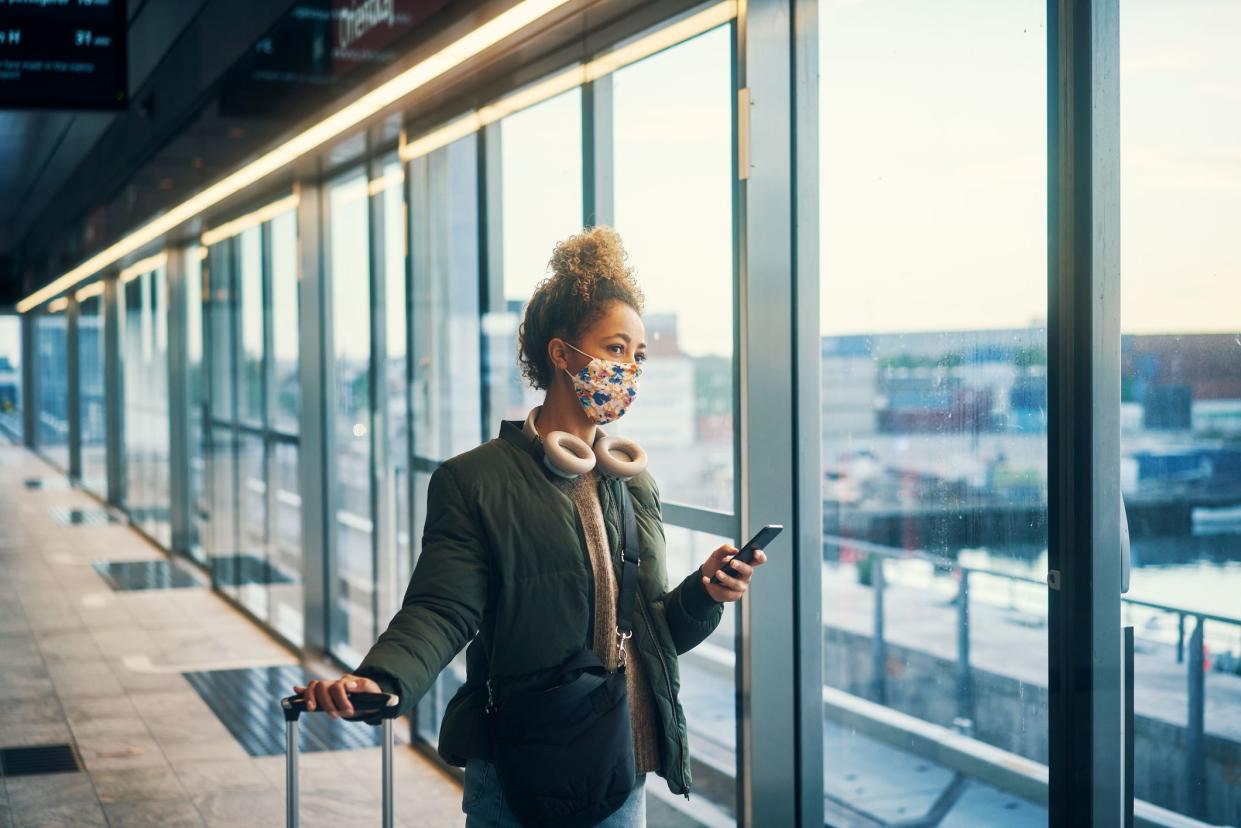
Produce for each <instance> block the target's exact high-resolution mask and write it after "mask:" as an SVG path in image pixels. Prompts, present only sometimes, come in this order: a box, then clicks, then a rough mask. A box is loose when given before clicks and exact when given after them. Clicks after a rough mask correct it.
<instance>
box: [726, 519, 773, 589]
mask: <svg viewBox="0 0 1241 828" xmlns="http://www.w3.org/2000/svg"><path fill="white" fill-rule="evenodd" d="M782 531H784V526H783V525H782V524H779V523H769V524H767V525H766V526H764V527H763V528H762V529H759V530H758V533H757V534H755V535H754V537H752V538H750V540H749V541H747V542H746V545H745V546H743V547H741V548H740V549H739V550H737V554H736V555H734V556H733V560H736V561H741V562H742V563H749V562H750V561H752V560H754V550H755V549H764V550H765V549H766V548H767V544H769V543H771V542H772V541H773V540H775V539H776V535H778V534H780V533H781V532H782ZM720 569H721V570H723V572H724V574H725V575H728V576H731V577H733V578H736V577H738V575H739V574H740V573H738V572H737V570H735V569H733V567H732V562H731V561H730V562H729V563H726V564H724V566H722V567H720ZM711 583H713V584H719V581H718V580H717V579H716V577H715V576H714V575H712V576H711Z"/></svg>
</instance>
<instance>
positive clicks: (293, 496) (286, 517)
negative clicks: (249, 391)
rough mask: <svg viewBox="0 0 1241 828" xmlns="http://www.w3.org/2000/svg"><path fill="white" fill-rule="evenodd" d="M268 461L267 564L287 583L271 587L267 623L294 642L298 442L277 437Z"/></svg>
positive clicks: (299, 627) (298, 629) (298, 636)
mask: <svg viewBox="0 0 1241 828" xmlns="http://www.w3.org/2000/svg"><path fill="white" fill-rule="evenodd" d="M273 449H274V451H275V458H274V462H273V464H272V485H273V486H274V487H275V493H274V494H275V497H274V498H272V501H271V503H272V510H273V511H272V519H271V533H272V541H271V564H272V566H273V567H274V568H275V569H276V571H277V572H279V573H280V574H281V575H282V576H284V577H285V578H288V579H290V580H289V582H288V583H275V584H272V587H271V604H272V612H271V624H272V627H274V628H275V630H276V632H278V633H280V635H282V636H284V637H285V638H287V639H288V640H289V641H291V642H293V643H294V644H296V645H301V643H302V631H303V623H302V612H303V596H302V564H303V560H302V497H301V489H302V487H301V480H300V478H299V477H298V474H299V471H298V462H299V452H298V446H297V445H296V444H292V443H285V442H281V441H278V442H276V443H274V444H273Z"/></svg>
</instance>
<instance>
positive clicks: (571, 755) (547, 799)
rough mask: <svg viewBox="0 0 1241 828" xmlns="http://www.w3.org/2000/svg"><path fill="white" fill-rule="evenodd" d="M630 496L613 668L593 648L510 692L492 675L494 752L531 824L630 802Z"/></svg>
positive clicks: (585, 819)
mask: <svg viewBox="0 0 1241 828" xmlns="http://www.w3.org/2000/svg"><path fill="white" fill-rule="evenodd" d="M631 498H632V495H631V494H629V492H628V490H626V492H625V496H624V497H622V498H621V500H622V501H623V503H622V506H623V512H624V520H625V533H624V546H623V553H624V563H623V565H622V566H621V578H620V583H619V584H618V590H617V604H616V646H617V647H618V648H619V650H620V653H619V660H618V666H617V669H616V671H615V672H613V673H608V672H607V671H606V670H605V669H604V667H603V663H602V662H601V661H600V660H599V657H598V656H597V655H595V653H594V651H593V650H591V649H590V648H588V647H583V648H582V649H580V650H579V651H578V652H576V653H574V654H573V655H572V656H570V657H569V658H568V659H567V660H566V661H565V662H564V663H563V664H562V665H560V667H559V669H558V670H557V672H556V676H555V678H554V679H553V680H552V681H551V683H550V685H549V686H547V687H546V688H543V689H537V690H520V691H514V692H512V693H509V694H506V695H504V698H503V699H502V701H501V702H500V704H498V705H497V704H496V698H495V691H494V688H493V687H492V684H491V680H490V679H488V681H487V691H488V698H487V708H486V720H487V726H488V730H489V735H490V738H491V759H492V763H493V764H494V765H495V767H496V772H497V774H498V775H499V778H500V786H501V788H502V789H503V791H504V798H505V801H506V802H507V803H508V806H509V809H510V810H511V811H512V812H513V814H514V816H516V817H517V819H518V820H519V821H520V822H521V824H522V825H523V826H525V827H526V828H587V826H592V825H596V824H598V823H599V822H600V821H601V820H603V819H604V818H606V817H607V816H608V815H609V814H611V813H613V812H614V811H616V810H617V809H618V808H620V806H621V805H622V804H623V803H624V801H625V799H626V798H627V797H628V796H629V794H630V792H631V791H632V790H633V786H634V783H635V776H636V768H635V763H634V754H633V729H632V726H631V725H630V722H629V698H628V694H627V693H626V690H625V650H624V646H623V645H624V640H625V639H626V638H629V637H630V636H632V635H633V602H634V594H635V593H636V591H637V588H638V562H639V560H640V557H641V551H640V550H639V548H638V528H637V522H636V521H635V519H634V515H633V504H632V503H631Z"/></svg>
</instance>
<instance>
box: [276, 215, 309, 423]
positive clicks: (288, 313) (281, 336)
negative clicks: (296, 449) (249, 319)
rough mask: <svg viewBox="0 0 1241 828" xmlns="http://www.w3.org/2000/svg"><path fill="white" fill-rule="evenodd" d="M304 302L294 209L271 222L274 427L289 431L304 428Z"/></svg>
mask: <svg viewBox="0 0 1241 828" xmlns="http://www.w3.org/2000/svg"><path fill="white" fill-rule="evenodd" d="M300 301H301V297H300V295H299V292H298V270H297V213H296V212H295V211H292V210H290V211H289V212H287V213H282V214H281V215H279V216H276V217H275V218H274V219H272V221H271V320H272V383H273V385H274V388H273V389H272V426H273V428H275V429H276V430H277V431H283V432H285V433H287V434H297V433H298V431H299V430H300V428H301V426H300V423H299V422H298V418H299V416H300V412H301V396H302V392H301V385H300V377H299V374H298V368H299V366H300V364H301V362H300V358H301V357H300V343H301V334H300V332H299V330H298V324H299V323H298V320H299V319H300V311H299V308H300V304H299V303H300Z"/></svg>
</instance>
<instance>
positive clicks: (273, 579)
mask: <svg viewBox="0 0 1241 828" xmlns="http://www.w3.org/2000/svg"><path fill="white" fill-rule="evenodd" d="M211 573H212V577H214V578H215V582H216V585H217V586H230V587H236V586H244V585H245V584H291V583H293V579H292V578H290V577H289V576H288V575H286V574H284V573H283V572H281V571H280V570H279V569H276V568H275V567H274V566H272V565H271V564H269V563H268V562H267V561H265V560H263V559H262V558H257V557H255V556H254V555H244V554H243V555H218V556H216V557H214V558H212V559H211Z"/></svg>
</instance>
